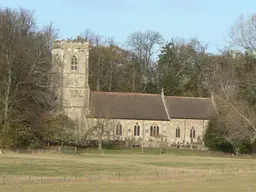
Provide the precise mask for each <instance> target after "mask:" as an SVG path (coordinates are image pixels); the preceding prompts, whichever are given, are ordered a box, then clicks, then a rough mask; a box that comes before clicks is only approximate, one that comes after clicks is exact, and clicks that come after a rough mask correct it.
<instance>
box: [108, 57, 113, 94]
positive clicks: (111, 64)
mask: <svg viewBox="0 0 256 192" xmlns="http://www.w3.org/2000/svg"><path fill="white" fill-rule="evenodd" d="M112 82H113V61H111V63H110V74H109V86H108V91H111V90H112Z"/></svg>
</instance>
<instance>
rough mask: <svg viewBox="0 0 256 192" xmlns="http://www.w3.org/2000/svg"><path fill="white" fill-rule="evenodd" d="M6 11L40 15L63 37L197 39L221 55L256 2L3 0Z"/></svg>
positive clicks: (40, 21)
mask: <svg viewBox="0 0 256 192" xmlns="http://www.w3.org/2000/svg"><path fill="white" fill-rule="evenodd" d="M0 6H1V7H9V8H20V7H22V8H26V9H29V10H33V11H35V16H36V19H37V23H38V24H39V25H40V26H42V25H47V24H49V23H50V22H52V23H53V24H54V26H55V27H56V28H57V29H58V31H59V38H60V39H62V38H69V37H76V36H77V35H79V34H81V33H83V32H84V31H85V30H86V29H91V30H92V31H94V32H96V33H98V34H100V35H102V36H104V37H114V39H115V41H116V42H118V43H119V44H123V43H124V42H125V40H126V39H127V36H128V35H129V34H131V33H132V32H135V31H143V30H153V31H157V32H160V33H161V34H162V35H163V37H164V38H165V40H166V41H168V40H171V38H172V37H182V38H186V39H189V38H194V37H197V38H198V39H199V40H200V41H202V42H204V43H207V44H209V49H208V50H209V51H210V52H216V51H217V50H218V48H222V47H223V46H224V45H226V44H227V41H228V33H229V31H230V27H231V25H232V24H233V23H234V22H235V21H236V19H238V17H239V16H240V15H241V14H244V15H246V16H248V15H250V14H253V13H254V12H255V11H256V10H255V7H256V1H255V0H42V1H39V0H0Z"/></svg>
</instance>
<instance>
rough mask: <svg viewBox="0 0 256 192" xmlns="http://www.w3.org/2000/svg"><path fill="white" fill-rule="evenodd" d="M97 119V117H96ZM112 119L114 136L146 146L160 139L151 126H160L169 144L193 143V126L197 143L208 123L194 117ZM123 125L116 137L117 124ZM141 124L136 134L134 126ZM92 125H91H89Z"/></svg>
mask: <svg viewBox="0 0 256 192" xmlns="http://www.w3.org/2000/svg"><path fill="white" fill-rule="evenodd" d="M94 121H97V119H94ZM106 121H112V122H111V123H110V125H111V126H110V127H109V131H110V134H111V135H112V136H113V137H112V138H118V139H121V140H126V139H128V140H134V141H138V142H140V143H142V142H143V145H144V146H151V144H152V142H153V143H154V141H156V140H158V141H159V138H157V137H153V136H150V127H151V126H158V127H159V135H160V136H161V138H163V141H164V140H166V142H167V143H168V145H169V146H170V145H172V144H173V143H191V138H190V130H191V128H192V127H194V129H195V138H194V139H193V143H197V142H199V141H198V138H201V139H202V138H203V135H204V132H205V129H206V127H207V124H208V120H193V119H172V120H171V121H149V120H126V119H115V120H106ZM119 124H120V125H122V135H121V136H118V137H116V136H115V133H116V132H115V129H116V125H119ZM135 125H139V126H140V135H139V136H134V126H135ZM89 126H90V125H89ZM177 127H179V128H180V137H179V138H177V137H176V128H177Z"/></svg>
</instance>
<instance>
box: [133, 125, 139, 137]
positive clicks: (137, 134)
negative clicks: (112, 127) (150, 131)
mask: <svg viewBox="0 0 256 192" xmlns="http://www.w3.org/2000/svg"><path fill="white" fill-rule="evenodd" d="M134 136H140V126H139V125H138V123H136V125H135V126H134Z"/></svg>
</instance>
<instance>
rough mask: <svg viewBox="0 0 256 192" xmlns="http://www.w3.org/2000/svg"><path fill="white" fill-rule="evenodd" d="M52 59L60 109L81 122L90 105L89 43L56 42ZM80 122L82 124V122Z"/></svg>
mask: <svg viewBox="0 0 256 192" xmlns="http://www.w3.org/2000/svg"><path fill="white" fill-rule="evenodd" d="M73 57H74V61H72V59H73ZM52 60H53V68H52V72H53V74H54V76H55V77H56V78H55V81H54V86H55V89H57V93H58V99H59V101H60V105H61V106H60V108H59V111H61V112H64V113H65V114H66V115H68V116H69V117H71V118H72V119H73V120H76V121H78V122H80V121H81V119H84V117H85V114H86V113H87V112H88V105H89V94H90V88H89V85H88V72H89V69H88V61H89V43H87V42H83V43H82V42H67V41H58V42H55V43H54V44H53V50H52ZM73 66H75V67H73ZM79 124H80V126H81V122H80V123H79Z"/></svg>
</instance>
